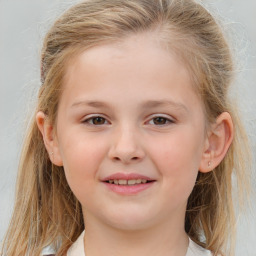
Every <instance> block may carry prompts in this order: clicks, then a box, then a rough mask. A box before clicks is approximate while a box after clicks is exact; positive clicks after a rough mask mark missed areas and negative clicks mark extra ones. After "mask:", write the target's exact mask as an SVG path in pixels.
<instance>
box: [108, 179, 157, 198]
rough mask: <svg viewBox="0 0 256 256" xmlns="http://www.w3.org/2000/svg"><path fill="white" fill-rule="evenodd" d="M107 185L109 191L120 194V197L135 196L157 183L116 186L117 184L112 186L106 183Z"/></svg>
mask: <svg viewBox="0 0 256 256" xmlns="http://www.w3.org/2000/svg"><path fill="white" fill-rule="evenodd" d="M104 183H105V185H106V186H107V187H108V189H110V190H112V191H113V192H115V193H117V194H120V195H135V194H138V193H140V192H142V191H144V190H146V189H148V188H150V187H151V186H153V184H154V183H155V182H154V181H153V182H149V183H144V184H143V183H141V184H137V185H116V184H111V183H107V182H104Z"/></svg>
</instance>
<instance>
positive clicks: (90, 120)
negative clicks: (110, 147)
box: [82, 115, 175, 126]
mask: <svg viewBox="0 0 256 256" xmlns="http://www.w3.org/2000/svg"><path fill="white" fill-rule="evenodd" d="M97 119H100V120H101V121H103V123H100V124H95V123H94V121H99V120H97ZM157 119H160V120H158V121H162V122H164V123H162V124H156V123H155V122H154V121H156V120H157ZM151 121H153V122H154V123H150V122H151ZM82 123H85V124H88V125H92V126H102V125H105V124H109V123H110V122H108V121H107V119H106V118H105V117H102V116H92V117H89V118H87V119H85V120H83V121H82ZM146 123H148V124H150V125H155V126H166V125H168V124H172V123H175V121H174V120H173V119H170V118H167V117H164V116H161V115H159V116H154V117H152V118H151V119H150V120H149V121H147V122H146Z"/></svg>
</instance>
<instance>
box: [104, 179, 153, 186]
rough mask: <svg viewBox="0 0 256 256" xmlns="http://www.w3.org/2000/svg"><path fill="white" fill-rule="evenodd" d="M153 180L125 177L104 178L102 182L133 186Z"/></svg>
mask: <svg viewBox="0 0 256 256" xmlns="http://www.w3.org/2000/svg"><path fill="white" fill-rule="evenodd" d="M153 181H154V180H147V179H131V180H125V179H110V180H106V181H104V182H106V183H109V184H115V185H121V186H134V185H137V184H146V183H150V182H153Z"/></svg>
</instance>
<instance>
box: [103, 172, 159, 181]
mask: <svg viewBox="0 0 256 256" xmlns="http://www.w3.org/2000/svg"><path fill="white" fill-rule="evenodd" d="M138 179H144V180H148V181H152V180H155V179H152V178H150V177H148V176H145V175H141V174H138V173H121V172H118V173H114V174H111V175H109V176H107V177H105V178H104V179H102V181H108V180H138Z"/></svg>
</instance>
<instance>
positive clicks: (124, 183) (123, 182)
mask: <svg viewBox="0 0 256 256" xmlns="http://www.w3.org/2000/svg"><path fill="white" fill-rule="evenodd" d="M118 183H119V185H126V184H127V180H119V182H118Z"/></svg>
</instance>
